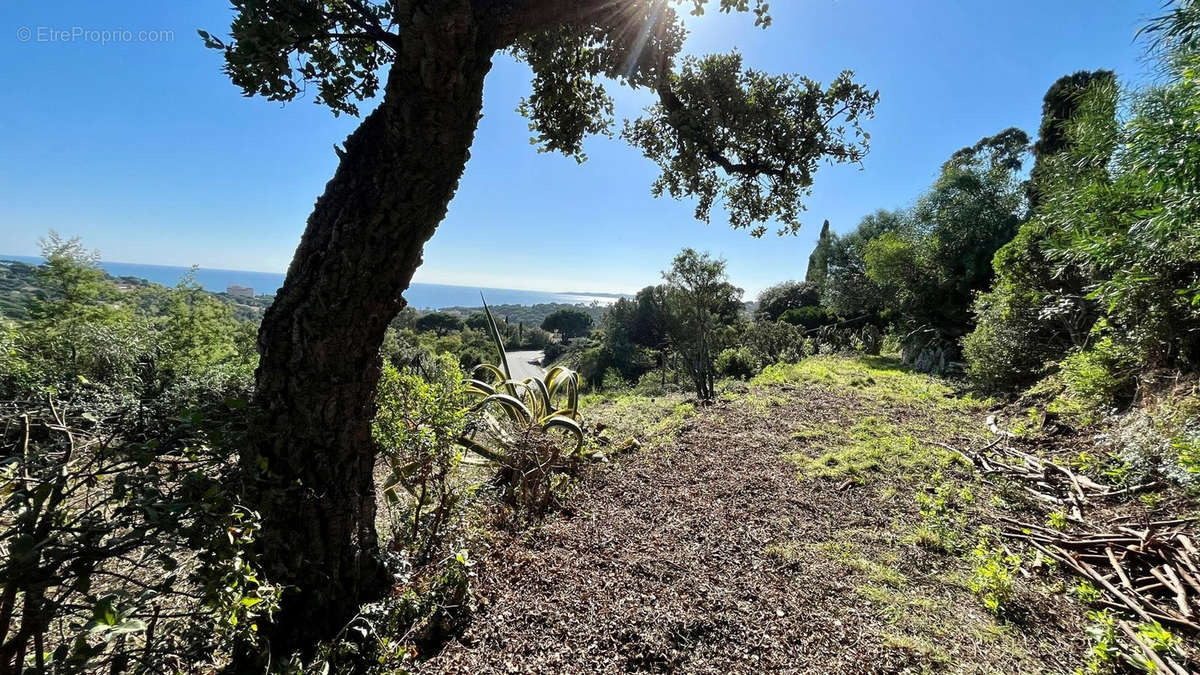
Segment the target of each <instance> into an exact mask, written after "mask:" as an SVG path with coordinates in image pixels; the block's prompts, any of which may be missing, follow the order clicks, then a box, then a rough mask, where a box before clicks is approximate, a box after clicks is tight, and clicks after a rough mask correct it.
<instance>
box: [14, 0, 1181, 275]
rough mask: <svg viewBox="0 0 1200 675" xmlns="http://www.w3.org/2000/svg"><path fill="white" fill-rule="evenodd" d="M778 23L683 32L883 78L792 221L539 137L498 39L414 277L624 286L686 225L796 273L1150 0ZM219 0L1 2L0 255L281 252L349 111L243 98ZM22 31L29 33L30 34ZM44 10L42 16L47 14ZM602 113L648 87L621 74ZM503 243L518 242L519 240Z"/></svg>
mask: <svg viewBox="0 0 1200 675" xmlns="http://www.w3.org/2000/svg"><path fill="white" fill-rule="evenodd" d="M772 5H773V7H772V12H773V14H774V17H775V25H774V26H773V27H772V28H771V29H769V30H767V31H761V30H757V29H754V28H753V27H752V22H751V21H750V20H748V18H747V17H746V16H744V15H743V16H736V15H735V16H723V15H720V14H716V13H713V12H710V13H709V14H708V15H706V16H705V17H704V18H702V19H699V20H691V21H690V22H689V25H690V27H691V28H692V29H693V35H692V38H691V40H690V42H689V43H688V50H689V51H690V52H693V53H697V54H701V53H709V52H715V51H726V50H728V49H729V48H731V47H737V48H738V49H739V50H740V51H741V52H742V53H743V54H744V56H745V59H746V62H747V65H749V66H751V67H754V68H757V69H761V70H766V71H770V72H794V73H801V74H804V75H807V76H809V77H812V78H814V79H818V80H821V81H826V82H827V81H829V80H830V79H832V78H833V77H834V76H836V75H837V73H839V72H840V71H841V70H842V69H844V68H850V69H853V70H855V71H856V73H857V75H856V79H857V80H858V81H860V82H862V83H864V84H866V85H868V86H870V87H872V88H877V89H879V90H880V94H881V100H880V103H879V105H878V107H877V110H876V118H875V119H874V120H871V121H869V122H868V123H867V128H868V130H869V131H870V132H871V135H872V139H873V142H872V149H871V153H870V155H869V156H868V157H867V159H866V161H865V164H864V167H863V168H862V169H861V170H860V169H859V168H857V167H846V166H838V167H823V168H822V169H821V170H820V171H819V172H818V173H817V174H816V181H815V185H814V188H813V195H812V196H811V197H810V198H809V199H808V200H807V206H808V212H807V214H806V218H805V227H804V229H803V231H802V232H801V233H800V234H799V235H798V236H795V237H784V238H778V237H776V236H774V235H773V234H769V235H767V236H766V237H764V238H762V239H753V238H751V237H750V236H749V235H748V234H747V233H746V232H745V231H733V230H730V229H729V228H728V226H726V225H725V224H724V220H723V219H722V216H721V215H720V214H714V218H713V222H712V224H711V225H705V224H703V223H700V222H697V221H695V220H694V219H693V218H692V205H691V204H688V203H680V202H675V201H672V200H670V199H662V200H655V199H654V198H653V197H651V196H650V189H649V188H650V183H651V182H652V181H653V180H654V178H655V176H656V175H657V172H656V169H655V167H654V165H652V164H651V163H650V162H648V161H647V160H645V159H644V158H642V157H641V155H640V154H639V153H638V152H637V151H635V150H633V149H631V148H629V147H627V146H625V145H624V144H623V143H621V141H620V140H619V139H614V140H609V139H603V138H599V139H593V140H592V141H591V142H590V143H589V144H588V146H587V151H588V154H589V161H588V162H587V163H586V164H583V165H581V166H580V165H576V164H575V162H574V161H573V160H570V159H566V158H563V157H560V156H555V155H539V154H537V153H536V152H535V150H534V149H533V148H532V147H531V146H530V145H529V133H528V131H527V129H526V123H525V121H524V120H523V119H521V118H520V117H519V116H518V115H517V114H516V113H515V112H514V108H515V107H516V105H517V103H518V101H519V100H520V98H521V96H523V95H524V94H525V93H526V92H527V91H528V88H527V87H528V79H529V74H528V72H527V70H526V69H525V68H524V67H523V66H521V65H519V64H516V63H514V62H512V61H511V60H510V59H508V58H507V57H504V56H499V57H497V59H496V66H495V68H494V70H493V72H492V74H491V75H490V77H489V79H488V81H487V90H486V94H485V109H484V118H483V120H482V122H481V123H480V127H479V132H478V134H477V137H476V143H475V147H474V148H473V150H472V159H471V162H470V164H469V165H468V167H467V171H466V175H465V176H464V179H463V181H462V184H461V186H460V189H459V192H458V195H457V196H456V197H455V199H454V201H453V203H452V204H451V205H450V213H449V215H448V217H447V219H446V221H445V222H444V223H442V225H441V227H440V228H439V229H438V232H437V234H436V235H435V236H434V238H433V239H432V240H431V242H430V243H429V244H428V245H427V246H426V250H425V264H424V266H423V267H422V268H421V269H420V270H419V271H418V273H417V277H416V280H417V281H425V282H431V283H457V284H466V285H480V286H492V287H506V288H530V289H541V290H591V291H623V292H628V291H633V290H636V289H638V288H640V287H642V286H644V285H646V284H650V283H656V282H657V281H658V279H659V272H660V271H661V270H662V269H663V268H664V267H666V266H667V265H668V264H669V262H670V259H671V258H672V256H673V255H674V254H675V253H676V252H677V251H678V250H679V249H680V248H681V247H683V246H692V247H694V248H697V249H702V250H707V251H709V252H712V253H714V254H717V255H720V256H722V257H724V258H726V259H727V260H728V263H729V272H730V275H731V276H732V278H733V281H734V282H735V283H737V284H738V285H740V286H742V287H744V288H745V289H746V290H747V292H748V295H752V294H754V293H756V292H757V291H758V290H760V289H762V288H763V287H765V286H767V285H769V284H771V283H774V282H776V281H779V280H783V279H788V278H802V277H803V274H804V270H805V266H806V263H807V259H808V255H809V253H810V252H811V250H812V247H813V243H814V242H815V239H816V236H817V233H818V231H819V230H820V226H821V221H822V220H824V219H826V218H828V219H829V220H830V222H831V224H832V227H833V229H834V230H835V231H842V232H844V231H848V230H850V229H852V228H853V227H854V225H855V224H856V223H857V222H858V220H859V219H860V218H861V217H862V216H863V215H865V214H867V213H870V212H872V211H874V210H876V209H879V208H896V207H902V206H906V205H908V204H911V203H912V201H913V200H914V199H915V198H916V196H917V195H918V194H919V193H920V192H921V191H922V190H923V189H924V188H925V187H926V186H928V184H929V183H930V181H931V180H932V179H933V178H934V176H935V174H936V172H937V169H938V167H939V165H940V164H941V162H942V161H944V160H945V159H946V158H947V157H948V156H949V155H950V153H952V152H953V151H954V150H956V149H958V148H960V147H962V146H964V145H969V144H972V143H974V142H975V141H976V140H977V139H979V138H980V137H982V136H985V135H989V134H992V133H995V132H997V131H999V130H1001V129H1004V128H1006V127H1009V126H1014V125H1015V126H1020V127H1022V128H1024V129H1026V130H1027V131H1029V132H1030V133H1031V134H1033V133H1035V132H1036V129H1037V124H1038V119H1039V115H1040V107H1041V97H1042V95H1043V94H1044V93H1045V90H1046V88H1047V87H1048V86H1049V85H1050V84H1051V83H1052V82H1053V81H1054V80H1055V79H1056V78H1058V77H1059V76H1061V75H1063V74H1066V73H1069V72H1073V71H1075V70H1079V69H1085V68H1086V69H1092V68H1112V69H1115V70H1117V72H1118V74H1119V75H1120V77H1121V78H1122V81H1123V82H1124V83H1125V84H1126V85H1131V84H1136V83H1138V82H1143V81H1145V80H1146V79H1147V78H1148V76H1149V74H1150V73H1151V71H1152V69H1151V67H1150V66H1149V64H1148V63H1147V62H1146V60H1145V58H1144V48H1143V47H1144V46H1143V45H1142V44H1140V43H1135V42H1134V40H1133V36H1134V31H1135V30H1136V29H1137V27H1138V26H1140V25H1141V24H1142V23H1143V22H1144V20H1145V19H1146V18H1147V17H1150V16H1153V15H1154V14H1155V13H1156V12H1157V11H1159V10H1160V8H1161V2H1160V0H1020V1H1011V2H994V1H990V2H985V1H983V0H939V1H936V2H935V1H933V0H910V1H907V2H895V1H894V0H787V1H786V2H780V1H777V2H775V3H772ZM230 16H231V14H230V10H229V9H228V6H227V5H226V4H225V3H223V2H163V1H162V0H129V1H126V2H119V3H100V2H95V1H94V0H86V1H84V0H64V1H62V2H54V3H49V2H40V1H35V0H10V1H9V2H5V3H3V5H0V63H3V64H4V74H5V75H6V77H7V79H8V82H7V83H6V89H7V91H9V92H10V94H9V99H8V100H9V102H8V104H7V105H4V106H0V147H2V148H4V151H3V161H0V253H12V254H35V253H36V252H37V239H38V238H39V237H40V236H41V235H43V234H44V233H45V232H46V231H47V230H48V229H51V228H54V229H57V230H58V231H60V232H62V233H63V234H67V235H78V236H80V237H82V238H83V239H84V241H85V243H86V244H87V245H88V246H90V247H92V248H97V249H99V250H100V251H101V253H102V255H103V257H104V258H105V259H106V260H114V261H123V262H142V263H157V264H166V265H192V264H198V265H201V266H204V267H217V268H227V269H249V270H262V271H282V270H284V269H285V268H286V266H287V264H288V262H289V261H290V259H291V256H292V252H293V250H294V249H295V246H296V244H297V242H298V241H299V239H300V233H301V232H302V230H303V226H304V221H305V219H306V218H307V216H308V213H309V210H310V209H311V207H312V204H313V201H314V200H315V199H316V197H317V195H318V194H320V192H321V191H322V189H323V188H324V184H325V182H326V181H327V180H328V179H329V178H330V177H331V176H332V175H333V171H334V168H335V165H336V157H335V155H334V151H333V145H334V144H335V143H341V141H342V140H343V139H344V138H345V136H346V135H347V134H349V133H350V131H352V130H353V128H354V127H355V126H356V124H357V120H356V119H355V118H348V117H341V118H334V117H333V116H332V114H330V113H329V112H328V110H327V109H325V108H323V107H321V106H317V105H314V104H313V103H312V101H311V99H307V100H299V101H297V102H294V103H291V104H288V105H280V104H278V103H271V102H268V101H264V100H261V99H247V98H243V97H242V96H241V95H240V93H239V91H238V90H237V89H236V88H235V87H234V86H233V85H232V84H230V83H229V81H228V80H227V78H226V77H225V76H224V75H223V74H222V73H221V71H220V65H221V61H220V55H219V54H218V53H216V52H211V51H208V50H206V49H204V48H203V47H202V45H201V43H200V40H199V38H198V37H196V33H195V31H196V29H197V28H205V29H208V30H211V31H213V32H214V33H217V34H224V32H225V31H226V29H227V27H228V24H229V19H230ZM76 27H78V28H79V29H84V30H103V29H108V30H115V29H125V30H130V31H133V32H134V33H137V32H139V31H143V30H152V31H173V39H165V40H163V39H160V40H159V41H155V42H133V43H120V44H111V43H110V44H100V43H99V42H97V41H94V40H92V41H88V40H85V39H74V40H62V39H60V40H56V41H48V38H49V37H50V34H49V33H48V32H47V31H48V30H51V29H54V30H62V31H65V32H67V33H68V34H69V33H70V32H71V31H72V30H73V29H75V28H76ZM23 28H28V29H29V30H30V31H31V38H30V39H29V40H26V41H22V40H21V39H20V38H22V37H24V36H25V35H26V34H25V33H24V32H23V31H22V29H23ZM39 31H40V32H39ZM614 93H616V94H617V112H618V115H625V116H630V115H636V114H637V112H638V111H639V110H640V109H641V107H642V106H644V105H645V104H646V103H648V102H649V98H648V97H647V96H646V95H645V94H643V93H637V92H630V91H628V90H623V89H620V88H616V89H614ZM514 240H515V241H516V242H518V244H517V245H513V243H512V242H513V241H514Z"/></svg>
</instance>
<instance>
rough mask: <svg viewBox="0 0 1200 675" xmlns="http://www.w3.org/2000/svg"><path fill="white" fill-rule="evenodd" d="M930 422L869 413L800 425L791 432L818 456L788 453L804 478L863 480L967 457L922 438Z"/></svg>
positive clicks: (928, 468) (932, 468) (909, 472)
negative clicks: (842, 422) (846, 424)
mask: <svg viewBox="0 0 1200 675" xmlns="http://www.w3.org/2000/svg"><path fill="white" fill-rule="evenodd" d="M922 431H926V432H928V431H929V430H928V429H927V428H921V427H914V426H910V425H903V426H902V425H898V424H894V423H892V422H889V421H887V420H886V419H884V418H882V417H876V416H867V417H864V418H862V419H860V420H858V421H857V422H855V423H854V425H853V426H851V427H850V428H849V429H845V428H843V427H841V426H838V425H836V424H829V425H827V426H826V425H822V426H820V427H812V428H805V429H801V430H799V431H797V432H794V433H793V436H792V438H793V439H796V440H800V441H802V442H809V443H810V444H812V445H814V446H815V447H816V448H817V449H818V450H821V449H824V450H825V452H822V453H820V454H818V455H816V456H813V455H811V454H809V453H807V452H803V451H802V452H795V453H791V454H789V455H787V459H788V460H790V461H791V462H793V463H795V464H796V465H798V466H799V467H800V476H801V478H804V479H812V478H826V479H835V480H836V479H841V480H845V479H850V480H854V481H856V482H862V481H864V480H865V479H867V478H869V477H870V476H871V475H872V474H880V473H882V474H889V475H895V476H901V477H904V476H916V475H919V474H929V473H932V472H934V471H937V470H938V469H942V468H946V467H950V466H953V465H955V464H962V463H964V462H963V460H962V458H961V457H960V456H959V455H957V454H955V453H952V452H950V451H948V450H946V449H944V448H940V447H937V446H932V445H928V444H926V443H923V442H921V441H920V440H919V439H918V438H917V434H919V433H921V432H922Z"/></svg>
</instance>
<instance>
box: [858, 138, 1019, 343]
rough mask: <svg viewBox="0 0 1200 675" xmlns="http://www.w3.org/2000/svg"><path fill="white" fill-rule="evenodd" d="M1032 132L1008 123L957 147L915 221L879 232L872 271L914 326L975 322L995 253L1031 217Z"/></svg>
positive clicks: (956, 330) (948, 331)
mask: <svg viewBox="0 0 1200 675" xmlns="http://www.w3.org/2000/svg"><path fill="white" fill-rule="evenodd" d="M1028 147H1029V137H1028V136H1027V135H1026V134H1025V132H1023V131H1021V130H1020V129H1015V128H1013V129H1006V130H1005V131H1002V132H1001V133H999V134H997V135H995V136H989V137H986V138H983V139H981V140H980V141H979V142H978V143H976V144H975V145H974V146H970V147H966V148H963V149H961V150H959V151H958V152H955V153H954V154H953V155H952V156H951V157H950V159H949V160H947V161H946V163H945V164H943V165H942V170H941V174H940V175H939V176H938V179H937V181H936V182H934V184H933V186H932V187H931V188H930V189H929V191H928V192H926V193H925V194H924V195H923V196H922V197H921V198H920V199H919V200H918V201H917V204H916V206H915V207H914V209H913V211H912V214H911V224H910V226H909V227H908V228H905V229H904V230H903V231H900V232H893V233H887V234H884V235H881V236H880V237H877V238H875V239H873V240H872V241H871V242H870V243H869V244H868V245H867V249H866V252H865V260H866V265H867V270H866V272H867V276H868V278H870V279H871V281H873V282H875V284H877V285H878V286H879V287H880V288H881V289H882V290H883V296H884V304H885V306H886V307H888V308H889V309H892V310H894V311H895V312H896V313H897V315H898V316H899V318H900V319H901V320H902V322H903V323H905V324H907V326H908V327H909V328H911V329H917V328H926V329H929V330H932V331H936V332H937V333H938V334H939V335H940V337H941V338H942V339H943V340H946V341H949V342H954V341H957V339H958V338H959V337H961V336H962V335H963V334H965V333H966V332H967V331H968V330H969V329H970V327H971V325H972V321H971V303H972V301H973V299H974V295H975V293H977V292H979V291H982V290H985V289H987V288H988V286H989V285H990V284H991V281H992V257H993V256H994V255H995V254H996V251H997V250H998V249H999V248H1000V247H1001V246H1003V245H1004V244H1005V243H1007V242H1008V241H1009V240H1010V239H1012V238H1013V235H1015V234H1016V232H1017V228H1018V227H1019V226H1020V224H1021V222H1022V220H1023V219H1024V217H1025V209H1026V206H1025V195H1024V191H1023V189H1022V185H1021V180H1020V169H1021V165H1022V161H1023V158H1024V156H1025V155H1026V153H1027V151H1028Z"/></svg>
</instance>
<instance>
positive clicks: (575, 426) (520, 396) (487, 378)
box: [459, 302, 583, 467]
mask: <svg viewBox="0 0 1200 675" xmlns="http://www.w3.org/2000/svg"><path fill="white" fill-rule="evenodd" d="M484 313H485V315H486V316H487V322H488V331H489V333H491V336H492V341H493V343H494V344H495V347H496V352H497V356H498V357H499V362H500V365H499V366H494V365H491V364H481V365H479V366H476V367H475V368H474V369H473V370H472V371H471V376H470V378H469V379H468V380H467V381H466V385H467V393H468V395H469V396H472V397H474V398H475V399H476V402H475V404H474V406H473V407H472V410H473V411H474V412H476V413H477V414H478V419H477V421H476V423H475V424H473V425H472V426H471V428H470V429H469V430H468V431H467V433H465V434H463V435H462V437H461V438H460V439H459V442H460V443H462V445H463V446H464V447H466V448H467V449H468V450H470V451H471V452H473V453H475V454H476V455H479V456H480V457H482V458H484V459H485V460H487V461H490V462H495V463H498V464H501V465H503V466H510V467H511V466H512V465H513V463H514V461H516V460H517V455H518V454H519V451H518V449H517V446H518V445H519V444H521V443H522V442H524V441H526V440H528V436H529V434H530V433H534V434H540V435H545V436H547V437H549V438H550V439H553V440H554V443H552V444H551V446H553V447H555V448H557V449H558V450H557V451H556V452H553V453H552V454H553V455H554V456H553V457H545V458H542V461H541V462H539V463H549V464H550V465H553V466H555V467H560V466H561V465H562V464H563V463H564V461H570V460H576V459H579V458H581V456H582V452H583V428H582V427H581V426H580V415H579V375H578V374H577V373H575V371H573V370H570V369H568V368H563V367H554V368H552V369H550V371H549V372H547V373H546V374H545V376H543V377H527V378H525V379H523V380H516V379H514V378H513V377H512V371H511V370H510V369H509V366H508V359H507V358H506V357H505V352H504V340H503V338H502V337H501V336H500V331H499V327H498V326H497V325H496V320H495V318H494V317H493V316H492V313H491V310H490V309H489V308H488V307H487V303H486V302H485V303H484ZM564 443H565V444H564Z"/></svg>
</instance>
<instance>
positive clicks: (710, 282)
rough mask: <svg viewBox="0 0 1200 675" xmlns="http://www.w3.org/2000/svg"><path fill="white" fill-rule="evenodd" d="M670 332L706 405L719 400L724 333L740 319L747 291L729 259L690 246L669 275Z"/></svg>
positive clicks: (685, 367) (682, 360)
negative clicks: (737, 282) (729, 270)
mask: <svg viewBox="0 0 1200 675" xmlns="http://www.w3.org/2000/svg"><path fill="white" fill-rule="evenodd" d="M663 279H664V280H666V282H667V312H668V321H669V324H668V329H667V331H668V334H669V335H670V337H671V343H672V346H673V347H674V351H675V353H676V355H677V357H678V359H679V361H680V362H681V363H682V365H683V368H684V370H685V371H687V374H688V376H689V377H690V378H691V380H692V385H693V386H694V388H695V390H696V396H697V397H698V398H699V399H700V400H701V401H711V400H712V399H714V398H716V375H717V371H716V366H715V363H716V359H717V355H718V354H719V353H720V351H721V348H722V347H723V346H724V345H722V344H721V329H722V327H724V326H727V325H729V324H732V323H733V322H734V321H736V320H737V316H738V312H739V311H740V310H741V301H742V289H740V288H737V287H735V286H733V284H730V283H729V276H728V275H727V274H726V273H725V261H724V260H720V259H717V258H713V257H712V256H710V255H708V254H707V253H697V252H696V251H695V250H694V249H691V248H685V249H683V251H681V252H680V253H679V255H677V256H675V260H674V261H672V263H671V269H669V270H667V271H665V272H663Z"/></svg>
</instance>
